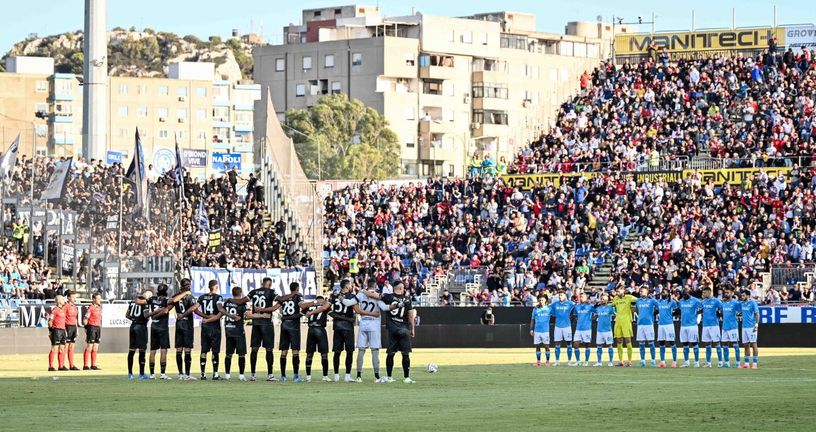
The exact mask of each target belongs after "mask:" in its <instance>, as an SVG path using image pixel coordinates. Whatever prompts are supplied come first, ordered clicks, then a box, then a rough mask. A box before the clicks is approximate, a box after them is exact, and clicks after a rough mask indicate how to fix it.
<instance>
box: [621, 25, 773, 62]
mask: <svg viewBox="0 0 816 432" xmlns="http://www.w3.org/2000/svg"><path fill="white" fill-rule="evenodd" d="M774 35H776V38H777V44H778V45H779V46H780V47H782V46H784V45H785V29H784V28H781V27H779V28H776V29H773V28H771V27H762V28H755V29H744V30H740V29H736V30H709V31H694V32H678V33H653V34H652V33H639V34H622V35H617V36H615V54H616V55H621V56H626V55H640V54H648V53H649V47H650V46H652V45H653V44H654V47H656V48H657V49H658V50H662V49H663V48H666V50H667V51H668V52H670V53H680V52H698V51H750V50H759V49H765V48H767V47H768V41H769V40H770V39H771V37H772V36H774Z"/></svg>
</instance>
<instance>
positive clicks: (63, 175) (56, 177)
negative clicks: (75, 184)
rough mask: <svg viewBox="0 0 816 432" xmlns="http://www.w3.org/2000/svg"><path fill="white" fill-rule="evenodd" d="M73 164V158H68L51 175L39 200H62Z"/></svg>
mask: <svg viewBox="0 0 816 432" xmlns="http://www.w3.org/2000/svg"><path fill="white" fill-rule="evenodd" d="M73 162H74V158H72V157H70V158H68V159H66V160H65V162H63V163H62V164H60V166H58V167H57V168H56V169H55V170H54V172H53V173H51V179H50V180H49V181H48V186H47V187H46V188H45V190H44V191H43V192H42V196H40V199H41V200H51V199H56V200H58V199H62V194H63V192H65V183H66V180H67V179H68V175H69V174H70V173H71V167H72V166H73Z"/></svg>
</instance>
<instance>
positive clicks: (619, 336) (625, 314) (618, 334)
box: [611, 287, 637, 367]
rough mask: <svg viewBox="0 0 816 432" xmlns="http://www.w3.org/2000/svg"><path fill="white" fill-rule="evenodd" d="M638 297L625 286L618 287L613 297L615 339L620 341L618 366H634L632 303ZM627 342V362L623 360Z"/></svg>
mask: <svg viewBox="0 0 816 432" xmlns="http://www.w3.org/2000/svg"><path fill="white" fill-rule="evenodd" d="M635 301H637V297H635V296H633V295H631V294H627V293H626V289H624V288H623V287H621V288H618V292H617V295H616V296H615V297H614V298H613V299H612V302H611V303H612V306H613V307H614V308H615V315H616V319H615V341H617V343H618V360H620V363H618V366H626V367H632V336H633V334H632V305H633V304H634V303H635ZM624 342H626V359H627V361H626V363H624V362H623V343H624Z"/></svg>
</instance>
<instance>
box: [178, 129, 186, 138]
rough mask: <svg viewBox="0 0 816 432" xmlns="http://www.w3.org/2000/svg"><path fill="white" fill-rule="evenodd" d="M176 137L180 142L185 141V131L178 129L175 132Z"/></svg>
mask: <svg viewBox="0 0 816 432" xmlns="http://www.w3.org/2000/svg"><path fill="white" fill-rule="evenodd" d="M176 137H177V138H178V139H180V140H183V139H185V131H184V129H179V130H177V131H176Z"/></svg>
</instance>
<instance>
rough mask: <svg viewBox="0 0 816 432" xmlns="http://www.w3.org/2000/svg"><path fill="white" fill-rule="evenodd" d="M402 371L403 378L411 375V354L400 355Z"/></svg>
mask: <svg viewBox="0 0 816 432" xmlns="http://www.w3.org/2000/svg"><path fill="white" fill-rule="evenodd" d="M402 373H403V375H404V376H405V378H408V377H409V376H411V356H409V355H408V354H403V356H402Z"/></svg>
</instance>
